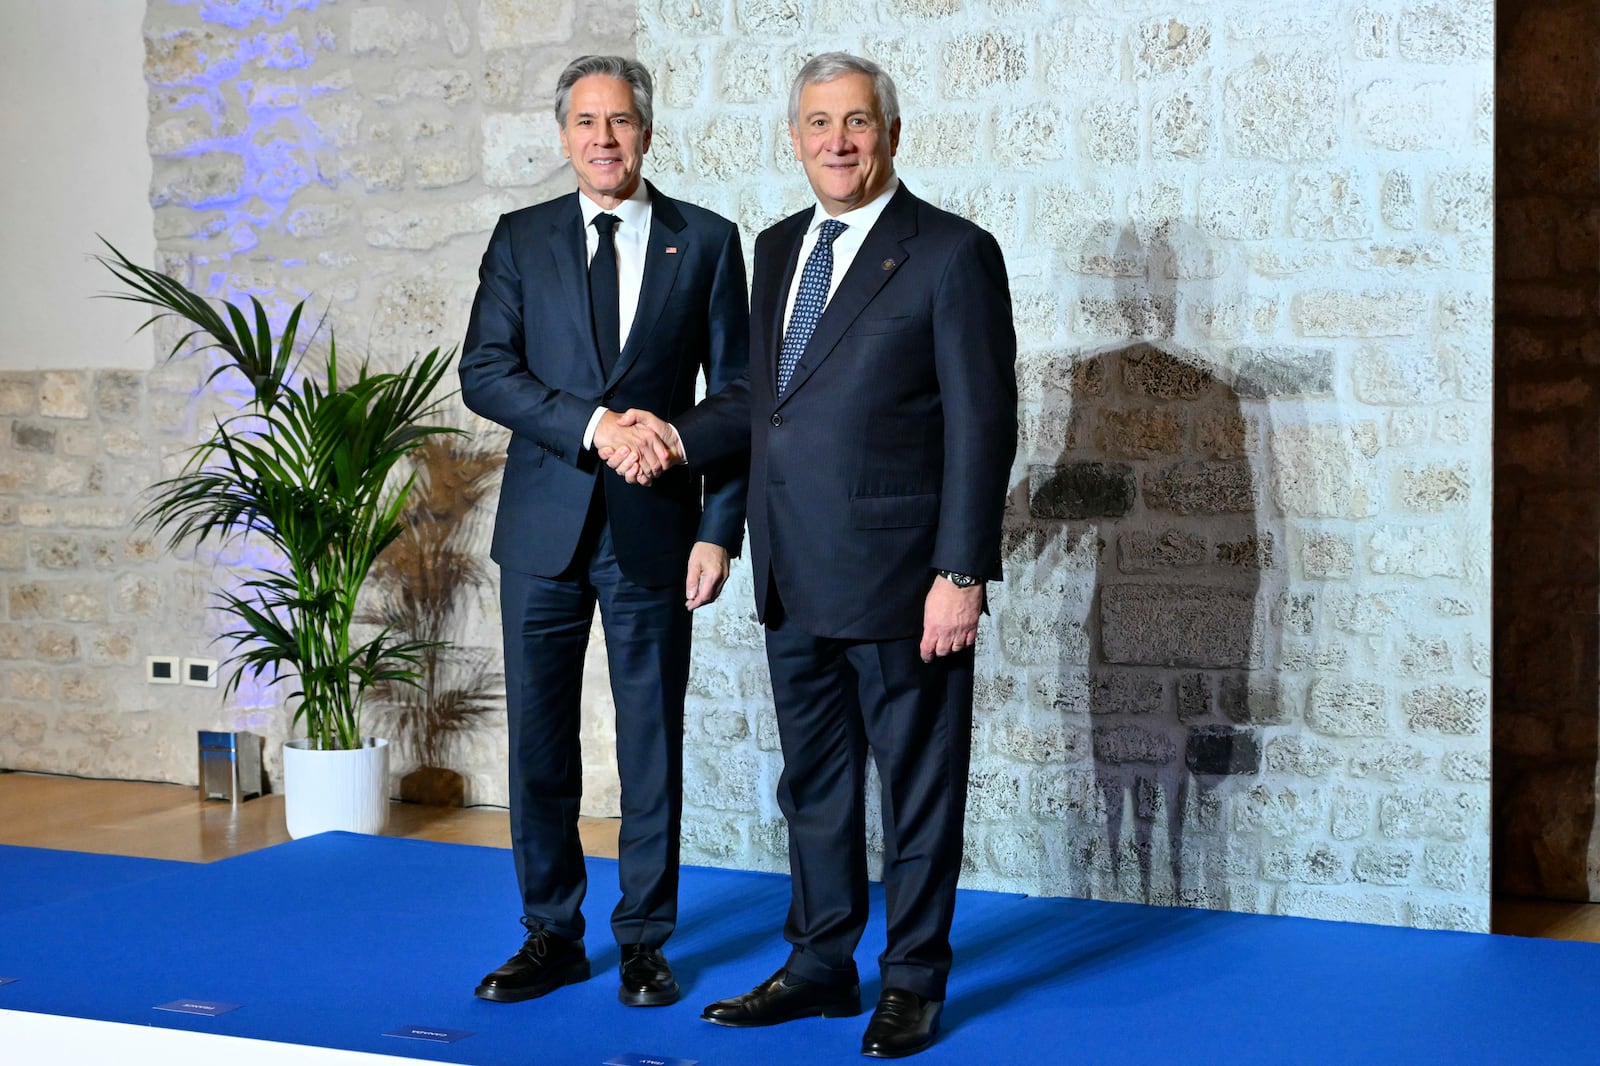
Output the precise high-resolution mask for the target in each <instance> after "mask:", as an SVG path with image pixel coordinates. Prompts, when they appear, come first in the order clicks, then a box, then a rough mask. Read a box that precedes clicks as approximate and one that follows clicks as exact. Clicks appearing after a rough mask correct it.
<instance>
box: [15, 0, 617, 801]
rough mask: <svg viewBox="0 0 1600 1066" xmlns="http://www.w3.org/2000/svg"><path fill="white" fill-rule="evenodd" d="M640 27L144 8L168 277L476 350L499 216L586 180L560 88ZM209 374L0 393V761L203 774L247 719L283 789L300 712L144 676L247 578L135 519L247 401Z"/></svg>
mask: <svg viewBox="0 0 1600 1066" xmlns="http://www.w3.org/2000/svg"><path fill="white" fill-rule="evenodd" d="M634 21H635V17H634V8H633V4H632V2H631V0H614V2H599V3H593V2H590V3H585V4H582V5H577V4H573V3H553V2H545V0H480V2H476V3H470V2H469V3H459V2H456V0H418V2H398V0H397V2H394V3H338V2H335V0H203V2H197V0H150V3H149V5H148V12H147V16H146V20H145V35H144V36H145V41H144V45H145V53H146V64H145V76H146V81H147V82H148V92H149V103H150V123H149V131H148V135H149V145H150V153H151V155H152V157H153V159H154V173H153V178H152V186H151V189H150V199H151V203H152V204H153V206H154V207H155V227H156V239H157V244H158V255H159V263H160V265H161V266H162V268H163V269H166V270H168V271H169V272H170V273H172V274H173V275H174V276H175V277H178V278H179V279H181V280H183V281H185V282H186V283H188V284H190V285H191V286H194V287H195V288H197V289H199V290H200V291H202V292H206V293H208V294H211V295H215V296H219V297H224V298H227V299H232V300H235V301H241V300H245V299H248V298H249V297H251V296H255V297H257V298H259V299H260V300H262V302H263V303H265V304H266V305H267V307H268V308H269V310H270V311H271V312H272V313H273V315H274V316H275V317H276V318H277V319H278V320H280V321H281V320H282V318H283V317H284V316H285V315H286V313H287V310H288V308H289V307H290V306H291V305H292V304H293V303H294V302H295V301H296V300H299V299H301V298H309V300H310V306H309V309H308V317H310V316H313V315H315V316H321V315H323V314H324V313H325V315H326V320H325V322H324V324H323V327H322V329H323V334H322V336H323V337H324V338H326V337H327V336H328V335H329V334H330V333H336V334H337V336H338V340H339V344H340V347H341V349H343V350H344V351H345V352H347V353H351V352H358V353H369V354H370V355H371V356H372V357H373V358H374V359H375V360H378V361H380V362H381V361H385V360H392V359H394V358H398V357H404V356H409V355H414V354H417V353H420V352H423V351H426V350H427V349H429V348H432V347H434V346H435V345H443V346H446V347H448V346H451V345H454V344H456V343H458V342H459V341H460V338H461V337H462V335H463V333H464V332H465V327H466V319H467V313H468V310H469V309H470V305H471V298H472V292H473V288H474V285H475V283H476V276H477V266H478V260H479V258H480V257H481V255H482V252H483V248H484V245H485V243H486V242H487V239H488V234H489V231H490V230H491V228H492V227H493V225H494V222H495V219H496V218H497V217H498V216H499V214H500V213H502V212H504V211H507V210H511V209H514V208H516V207H519V206H522V205H525V204H528V203H533V202H537V201H539V200H543V199H547V198H549V197H551V196H554V195H557V194H558V193H561V192H565V191H567V190H569V189H570V188H571V187H572V179H571V176H570V174H569V172H568V170H567V167H566V164H565V162H564V160H562V159H561V157H560V153H559V149H558V145H557V139H556V129H555V122H554V118H553V117H552V113H551V107H552V103H553V99H554V92H553V89H554V83H555V77H556V74H557V73H558V72H559V71H560V69H561V67H562V66H564V65H565V63H566V62H567V61H568V60H569V59H570V58H571V57H572V56H574V55H578V54H581V53H583V52H600V51H604V52H625V53H631V51H632V40H633V35H634ZM106 235H107V236H108V237H109V238H111V239H112V240H113V241H117V240H118V239H119V235H117V234H115V233H108V234H106ZM127 239H128V240H129V241H132V240H133V239H134V238H133V237H132V236H130V237H128V238H127ZM92 250H94V249H90V248H84V249H81V251H84V252H88V251H92ZM107 280H109V276H108V278H107ZM86 295H87V294H69V295H65V296H64V297H63V301H64V302H70V303H71V304H73V305H75V302H76V301H78V300H79V299H81V298H82V297H83V296H86ZM63 313H71V308H70V306H69V307H67V308H64V309H63ZM132 321H133V322H134V323H136V322H137V321H139V319H137V318H135V319H132ZM130 328H131V327H130ZM173 339H175V335H174V334H173V333H172V332H171V331H170V330H165V331H161V332H160V333H159V335H158V337H157V342H158V343H157V345H156V347H157V348H159V350H160V352H162V353H165V351H166V350H167V349H168V348H169V347H170V345H171V343H172V341H173ZM207 369H208V367H207V366H206V365H205V364H204V361H203V359H194V358H190V359H180V360H177V361H175V362H172V363H160V364H159V365H157V366H155V367H154V369H152V370H151V371H150V372H149V373H140V372H122V371H59V372H50V373H27V372H11V373H6V374H4V375H0V419H3V420H4V427H3V431H4V432H5V434H6V438H7V447H6V449H5V451H4V453H3V459H0V589H3V596H0V666H3V671H4V683H3V690H0V767H7V768H13V769H37V770H48V771H55V772H67V773H80V774H86V775H90V776H102V777H118V778H148V779H155V780H164V781H178V782H188V783H193V782H194V781H195V780H196V759H195V731H196V730H197V729H202V728H204V729H211V728H219V727H221V728H249V729H253V730H255V731H257V732H260V733H263V734H265V735H267V736H268V743H267V746H266V750H267V756H268V760H267V761H268V765H269V769H270V771H271V773H272V775H273V776H274V778H276V777H277V775H278V772H279V771H278V759H277V743H276V741H277V740H279V739H281V738H282V737H283V735H284V732H285V728H286V724H287V723H286V722H285V716H284V715H283V714H282V713H281V711H280V710H279V708H278V707H277V702H278V701H279V700H280V699H281V696H280V695H279V694H277V693H276V692H274V691H271V690H263V689H261V688H260V687H258V686H253V685H246V686H245V688H244V690H243V691H241V693H240V694H239V696H238V697H237V698H235V699H232V700H230V701H229V702H228V703H227V704H226V705H222V704H221V701H219V699H218V694H217V692H215V691H213V690H209V689H194V688H187V687H181V686H180V687H174V686H150V685H146V684H145V683H144V657H145V656H146V655H150V654H169V653H170V654H182V655H217V654H218V652H219V651H220V650H221V649H218V648H217V647H215V646H214V645H211V644H210V643H209V642H210V641H211V640H212V639H213V638H214V637H215V636H216V635H217V633H218V632H219V630H220V628H221V626H220V624H219V623H220V620H219V619H218V618H217V617H216V616H215V615H214V614H212V613H210V612H208V611H207V610H206V604H207V603H208V602H209V598H210V595H211V592H212V590H213V589H214V588H215V587H216V585H217V584H218V583H219V582H226V581H232V580H237V575H238V573H239V564H241V563H246V562H250V561H252V560H251V559H249V558H248V557H247V556H246V555H245V553H244V552H242V551H238V550H235V551H231V552H228V553H226V554H224V555H223V556H222V557H220V558H219V557H216V556H214V555H213V554H212V553H205V552H203V553H202V554H201V557H200V558H179V557H174V556H173V555H172V554H171V553H169V552H167V551H165V550H164V548H163V547H162V546H160V545H157V544H152V543H151V542H150V539H149V538H148V537H147V536H144V535H141V534H140V533H138V532H136V531H134V530H133V529H132V528H131V519H132V517H133V515H134V514H135V512H136V510H137V504H138V499H139V496H138V494H139V492H140V490H141V489H143V488H144V487H145V486H148V485H149V484H151V483H152V482H153V481H154V480H155V479H156V478H157V477H158V476H160V474H161V473H162V472H163V470H166V471H170V470H171V469H172V468H173V463H174V461H175V457H176V456H177V455H178V454H179V452H180V451H181V449H182V447H183V446H184V445H185V444H186V443H188V442H190V441H192V440H193V439H194V438H195V435H196V433H197V427H198V426H200V425H202V424H203V421H202V420H203V419H205V418H207V417H209V413H210V412H211V411H212V410H215V409H220V408H219V405H220V404H225V403H226V402H227V396H226V395H225V394H223V395H219V392H218V390H217V389H206V388H204V387H203V385H202V382H203V379H204V376H205V374H206V372H207ZM224 393H225V390H224ZM453 410H454V412H455V414H454V416H453V417H456V418H458V419H459V420H460V424H462V425H466V426H470V427H471V428H472V429H473V430H474V431H475V432H478V433H482V434H484V435H485V436H486V437H487V438H493V437H494V434H495V430H494V427H490V426H486V425H482V424H476V423H474V422H473V421H472V420H471V419H470V418H469V417H468V416H467V414H466V413H465V412H464V411H462V410H461V409H460V408H459V406H453ZM485 533H486V531H485ZM482 539H483V543H484V545H485V550H486V545H487V536H486V535H485V536H484V537H483V538H482ZM497 610H498V609H497V607H496V605H495V602H494V598H493V593H492V590H490V591H489V592H488V593H486V594H485V595H484V596H483V597H481V602H477V603H476V604H475V605H474V610H473V620H472V622H471V623H470V624H469V626H468V629H467V632H466V633H464V634H463V636H464V639H465V640H466V642H467V643H469V644H479V645H485V646H490V647H493V648H495V649H496V655H497V656H498V645H499V625H498V614H497ZM596 640H597V641H598V632H597V633H596ZM590 672H591V676H592V677H593V676H594V675H596V674H598V677H599V678H603V676H604V672H603V651H602V652H600V653H598V656H597V661H596V662H593V663H591V671H590ZM589 689H590V695H591V696H592V697H593V698H592V699H591V701H590V702H591V706H590V707H589V708H588V710H589V711H590V712H591V713H590V714H589V715H588V720H587V721H586V725H585V747H586V750H587V751H589V753H590V755H591V758H590V760H589V761H590V764H591V769H592V771H593V772H592V773H591V775H589V776H588V778H587V780H586V791H587V792H588V794H589V801H588V803H587V805H586V806H587V809H589V810H590V811H591V812H593V813H598V814H603V813H614V810H615V796H616V784H615V770H614V766H613V765H612V764H613V763H614V759H613V757H612V755H611V746H612V740H611V737H610V722H609V716H610V706H611V705H610V694H609V692H608V691H606V688H605V686H604V684H591V685H590V686H589ZM504 734H505V730H504V715H503V714H496V715H494V716H492V718H491V720H490V721H489V722H487V723H485V726H484V728H482V729H481V730H479V731H477V732H475V733H473V734H472V735H470V736H469V737H468V738H466V739H465V740H464V741H463V743H462V744H461V745H460V746H459V750H458V751H457V752H456V753H455V754H456V758H455V760H454V761H455V764H456V767H457V768H458V769H460V770H462V771H463V772H464V773H465V774H466V775H467V778H468V801H469V802H480V803H481V802H491V803H504V802H505V770H504V764H505V737H504ZM408 768H409V765H408V756H407V755H406V753H400V755H399V758H398V759H397V760H396V763H395V766H394V769H395V770H396V771H397V772H401V771H404V770H406V769H408Z"/></svg>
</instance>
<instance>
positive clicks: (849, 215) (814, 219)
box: [778, 178, 900, 347]
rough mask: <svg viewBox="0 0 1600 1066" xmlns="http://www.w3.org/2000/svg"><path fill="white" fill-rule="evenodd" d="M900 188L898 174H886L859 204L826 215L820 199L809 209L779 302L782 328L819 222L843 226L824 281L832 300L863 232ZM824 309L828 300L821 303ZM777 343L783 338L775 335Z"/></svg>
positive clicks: (791, 311) (864, 236) (863, 238)
mask: <svg viewBox="0 0 1600 1066" xmlns="http://www.w3.org/2000/svg"><path fill="white" fill-rule="evenodd" d="M899 188H900V179H899V178H890V179H889V184H888V185H887V186H886V187H885V188H884V190H883V191H882V192H880V193H879V194H878V195H877V196H874V197H873V198H872V199H871V200H869V201H867V202H866V203H864V204H862V205H861V206H860V207H855V208H851V209H850V210H849V211H846V212H844V214H842V215H830V214H828V212H827V211H826V210H824V209H823V207H822V203H821V201H818V202H817V205H816V207H815V208H814V209H813V210H812V212H811V222H810V224H809V225H808V226H806V235H805V237H803V238H802V239H801V241H800V258H799V259H798V260H797V261H796V262H795V265H794V278H793V279H792V280H791V281H790V282H789V298H788V299H787V300H785V301H784V305H783V328H784V329H785V330H786V331H787V330H788V328H789V317H790V316H791V315H793V314H794V301H795V297H796V296H798V295H799V293H800V275H801V274H803V273H805V269H806V260H807V259H809V258H810V257H811V250H812V249H813V248H815V247H816V246H817V235H818V233H820V232H821V230H822V223H823V222H824V221H826V220H827V219H830V218H831V219H835V220H836V221H839V222H843V223H844V224H845V226H846V229H845V231H844V232H843V233H841V234H839V235H838V236H837V237H835V238H834V239H833V278H832V279H831V280H830V281H829V282H828V302H832V300H833V294H834V293H836V292H838V291H839V282H840V281H841V280H842V279H843V278H844V275H845V272H846V271H847V270H849V269H850V264H851V263H854V262H855V261H856V253H857V252H859V251H861V245H862V244H864V243H865V242H866V239H867V234H868V232H870V231H871V229H872V227H873V225H874V224H875V223H876V222H877V221H878V217H879V216H880V215H882V214H883V209H884V208H885V207H888V206H889V201H890V199H892V198H893V197H894V194H895V192H896V191H897V190H898V189H899ZM822 306H823V309H824V310H826V309H827V306H828V304H827V303H824V304H823V305H822ZM778 343H779V345H780V347H781V345H782V343H783V341H782V338H779V342H778Z"/></svg>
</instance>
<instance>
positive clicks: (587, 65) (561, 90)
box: [556, 56, 655, 129]
mask: <svg viewBox="0 0 1600 1066" xmlns="http://www.w3.org/2000/svg"><path fill="white" fill-rule="evenodd" d="M592 74H603V75H605V76H606V77H608V78H616V79H618V80H620V81H625V82H627V83H628V85H629V87H630V88H632V89H633V109H634V110H635V111H637V112H639V122H640V124H641V125H642V126H643V127H644V128H645V129H650V128H651V125H652V122H653V120H654V118H655V116H654V114H653V113H652V111H651V109H650V98H651V96H652V95H653V94H654V92H655V88H654V86H653V84H652V83H651V81H650V72H649V71H648V70H646V69H644V67H642V66H641V65H639V64H638V63H636V62H634V61H633V60H631V59H628V58H626V57H625V56H579V57H578V58H577V59H574V60H573V61H572V62H570V63H568V64H567V69H566V70H563V71H562V72H561V77H559V78H557V79H556V122H558V123H559V124H560V125H561V126H563V127H565V126H566V124H567V110H568V109H569V108H570V107H571V106H572V87H573V86H574V85H576V84H578V80H579V79H580V78H587V77H589V76H590V75H592Z"/></svg>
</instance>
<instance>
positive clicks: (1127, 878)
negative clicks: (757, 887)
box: [639, 0, 1493, 929]
mask: <svg viewBox="0 0 1600 1066" xmlns="http://www.w3.org/2000/svg"><path fill="white" fill-rule="evenodd" d="M639 14H640V24H641V36H640V39H639V53H640V56H641V58H643V59H644V60H645V62H646V63H647V64H648V65H649V66H650V67H651V68H652V69H653V70H654V71H655V72H656V73H657V76H658V78H659V79H660V82H661V87H662V93H661V95H662V101H661V105H660V108H659V110H658V114H657V130H656V139H655V146H654V149H653V151H652V154H651V162H652V163H653V168H654V169H653V172H654V174H655V175H656V179H657V181H658V182H659V183H660V184H661V185H662V187H663V188H664V189H665V190H667V191H669V192H671V193H673V194H675V195H681V196H684V197H685V198H687V199H690V200H694V201H698V202H701V203H704V204H707V205H708V206H711V207H712V208H714V209H716V210H719V211H721V212H723V213H725V214H728V215H729V216H730V217H733V218H735V219H737V220H738V221H739V222H740V223H741V225H742V226H743V228H744V231H745V233H746V246H747V248H748V247H749V245H750V244H751V243H753V239H754V235H755V233H756V232H757V231H759V230H760V229H761V228H763V227H765V226H766V225H769V224H770V223H772V222H773V221H775V220H777V219H778V218H781V217H783V216H784V215H786V214H788V213H790V212H792V211H794V210H797V209H800V208H802V207H804V206H805V205H806V204H807V203H808V192H807V189H806V185H805V181H804V178H803V176H802V173H801V170H800V167H799V165H798V164H797V163H796V162H794V161H793V159H792V155H791V151H790V148H789V145H788V139H787V136H786V134H785V132H784V116H783V113H782V112H783V107H784V101H785V100H786V94H787V86H788V82H789V79H790V77H792V75H793V72H794V71H795V70H796V69H798V67H799V65H800V63H801V62H802V61H803V59H804V58H805V57H806V56H808V55H811V54H814V53H816V52H820V51H824V50H827V49H831V48H844V49H848V50H853V51H858V52H861V53H863V54H866V55H869V56H872V57H874V58H876V59H878V60H879V61H880V62H882V63H883V64H884V65H885V66H886V67H887V68H888V69H889V71H890V72H891V73H892V74H893V75H894V76H895V78H896V80H897V82H898V84H899V86H900V90H901V102H902V103H901V106H902V112H903V115H904V132H903V134H902V138H901V147H900V152H899V156H898V158H897V167H898V170H899V172H900V174H901V176H902V178H903V179H904V181H905V182H906V183H907V184H908V185H909V186H910V187H911V188H912V189H913V190H914V191H915V192H917V193H918V194H919V195H922V196H924V197H927V198H929V199H931V200H933V201H934V202H936V203H939V204H941V205H942V206H945V207H947V208H950V209H952V210H955V211H957V212H960V213H962V214H965V215H967V216H969V217H971V218H973V219H975V220H976V221H978V222H979V223H981V224H982V225H984V226H985V227H986V228H988V229H989V230H991V231H992V232H993V233H994V234H995V235H996V236H997V237H998V238H999V239H1000V241H1001V243H1002V245H1003V246H1004V248H1005V250H1006V255H1007V262H1008V266H1009V269H1010V274H1011V282H1012V290H1013V301H1014V305H1015V315H1016V322H1017V332H1018V335H1019V338H1020V341H1021V348H1022V350H1021V354H1020V365H1019V375H1020V378H1021V382H1022V395H1023V409H1022V412H1021V413H1022V424H1023V431H1022V440H1021V447H1020V452H1019V456H1018V460H1017V465H1016V468H1015V471H1014V486H1015V488H1014V491H1013V493H1012V494H1011V498H1010V507H1009V512H1008V515H1007V539H1006V566H1007V580H1006V582H1005V583H1004V584H1003V585H1001V586H999V587H997V588H995V589H994V590H993V603H992V606H993V614H992V616H991V618H990V619H989V620H988V621H986V622H985V623H984V625H983V626H982V627H981V631H980V638H979V648H978V663H979V683H978V696H977V704H978V708H977V723H976V737H975V740H976V743H975V756H974V762H973V771H972V801H971V808H970V812H969V819H968V837H967V864H966V871H965V873H966V876H965V879H964V883H966V884H969V885H973V886H981V887H989V888H997V889H1008V890H1016V891H1024V892H1037V893H1057V894H1072V895H1080V896H1093V897H1098V898H1107V899H1124V900H1149V901H1152V902H1161V903H1183V904H1194V905H1201V906H1213V907H1229V908H1235V909H1242V910H1252V911H1264V912H1273V913H1284V914H1300V915H1311V916H1318V917H1330V918H1354V919H1361V920H1371V921H1377V922H1389V923H1409V924H1414V925H1419V926H1435V927H1448V928H1462V929H1482V928H1485V927H1486V926H1487V922H1488V880H1489V874H1488V858H1489V849H1488V836H1489V824H1488V807H1489V785H1488V776H1489V773H1488V771H1489V765H1488V762H1489V760H1488V755H1489V750H1488V749H1489V714H1488V680H1487V679H1488V677H1489V656H1490V652H1489V632H1490V617H1489V616H1490V610H1489V575H1488V569H1489V537H1488V529H1489V511H1490V493H1491V481H1490V440H1489V437H1490V433H1489V427H1490V424H1491V372H1490V316H1491V306H1492V303H1491V292H1490V287H1491V285H1490V271H1491V260H1492V244H1491V232H1490V229H1491V225H1492V212H1493V208H1492V199H1491V198H1492V179H1491V169H1490V163H1491V158H1490V145H1491V139H1492V137H1491V134H1492V123H1493V97H1492V92H1493V84H1492V58H1491V57H1492V47H1493V41H1492V36H1493V9H1492V5H1491V4H1490V3H1489V2H1487V0H1422V2H1417V0H1388V2H1366V3H1329V4H1313V5H1300V6H1298V7H1285V6H1284V5H1281V4H1269V3H1258V2H1252V0H1223V2H1218V3H1207V4H1199V3H1174V2H1155V0H1126V2H1120V3H1115V4H1112V3H1102V2H1096V0H890V2H886V3H865V2H861V0H796V2H789V3H773V2H769V0H730V2H728V3H718V2H712V3H693V4H691V3H684V2H681V0H643V2H641V4H640V10H639ZM697 621H698V627H697V637H698V641H699V643H698V644H697V648H696V653H695V661H694V672H693V678H692V682H691V706H690V711H689V722H688V727H689V738H690V739H689V750H688V753H687V762H688V765H689V768H690V769H689V782H688V794H687V808H688V811H687V814H686V819H685V828H684V832H685V847H686V853H687V855H688V857H689V859H690V860H691V861H697V862H707V863H715V864H725V865H731V866H747V867H757V868H764V869H782V868H784V864H785V850H784V849H785V846H786V845H785V838H784V827H783V822H782V819H781V817H780V815H779V813H778V811H777V808H776V805H775V803H774V801H773V798H772V794H773V787H774V785H775V783H776V780H777V775H778V771H779V765H780V756H779V754H778V750H777V748H778V745H777V734H776V730H775V727H774V723H773V720H772V713H771V705H770V691H769V688H768V681H767V678H766V672H765V667H764V663H763V660H762V656H761V653H760V643H761V638H760V632H759V629H758V627H757V626H756V624H755V622H754V620H753V617H752V611H751V608H750V575H749V573H748V571H747V570H746V569H744V568H743V567H741V568H739V569H737V570H736V571H735V575H734V579H733V582H732V587H731V588H730V589H729V591H728V593H726V594H725V595H724V598H723V601H722V603H721V604H720V605H719V606H718V607H717V609H716V611H715V613H714V615H712V616H711V617H709V618H703V619H699V620H697ZM870 787H871V786H870V785H869V791H870Z"/></svg>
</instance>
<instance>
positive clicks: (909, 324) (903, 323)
mask: <svg viewBox="0 0 1600 1066" xmlns="http://www.w3.org/2000/svg"><path fill="white" fill-rule="evenodd" d="M917 328H918V319H917V316H916V315H894V316H891V317H888V318H858V319H856V320H855V321H854V322H853V323H851V324H850V329H849V330H848V331H847V332H846V333H845V336H847V337H870V336H873V335H874V334H878V333H904V332H906V331H907V330H913V329H917Z"/></svg>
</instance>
